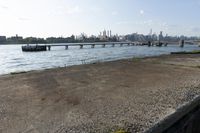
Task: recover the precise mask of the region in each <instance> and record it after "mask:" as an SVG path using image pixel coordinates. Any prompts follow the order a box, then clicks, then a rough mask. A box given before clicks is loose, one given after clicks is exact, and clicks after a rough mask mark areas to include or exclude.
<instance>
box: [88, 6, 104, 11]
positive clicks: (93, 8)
mask: <svg viewBox="0 0 200 133" xmlns="http://www.w3.org/2000/svg"><path fill="white" fill-rule="evenodd" d="M90 10H91V11H92V12H101V11H102V10H103V9H102V8H100V7H96V6H92V7H91V8H90Z"/></svg>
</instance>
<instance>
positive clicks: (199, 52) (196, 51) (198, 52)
mask: <svg viewBox="0 0 200 133" xmlns="http://www.w3.org/2000/svg"><path fill="white" fill-rule="evenodd" d="M171 54H200V50H194V51H191V52H186V51H182V52H171Z"/></svg>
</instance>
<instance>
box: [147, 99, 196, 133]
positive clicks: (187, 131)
mask: <svg viewBox="0 0 200 133" xmlns="http://www.w3.org/2000/svg"><path fill="white" fill-rule="evenodd" d="M146 133H200V97H196V98H195V99H194V100H193V101H192V102H190V103H187V104H186V105H184V106H182V107H181V108H180V109H178V110H177V111H176V112H175V113H174V114H172V115H170V116H168V117H167V118H165V119H164V120H163V121H161V122H159V123H158V124H156V125H155V126H154V127H152V128H151V129H150V130H148V131H146Z"/></svg>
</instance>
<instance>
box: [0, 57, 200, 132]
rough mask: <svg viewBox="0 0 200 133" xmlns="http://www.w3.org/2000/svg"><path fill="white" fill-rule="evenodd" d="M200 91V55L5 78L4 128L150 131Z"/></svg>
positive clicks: (0, 109) (0, 82)
mask: <svg viewBox="0 0 200 133" xmlns="http://www.w3.org/2000/svg"><path fill="white" fill-rule="evenodd" d="M199 94H200V55H164V56H159V57H151V58H144V59H138V58H136V59H128V60H120V61H112V62H105V63H97V64H89V65H81V66H73V67H68V68H57V69H51V70H44V71H32V72H28V73H23V74H15V75H4V76H1V77H0V133H90V132H91V133H94V132H97V133H112V132H114V131H117V130H119V129H124V130H127V131H130V132H144V131H145V130H147V129H149V128H150V127H152V126H153V125H154V124H155V123H157V122H158V121H160V120H162V119H164V118H165V117H166V116H168V115H170V114H172V113H173V112H174V111H175V110H176V109H177V108H179V107H180V106H181V105H183V104H185V103H186V102H189V101H191V100H192V99H193V98H194V97H195V96H197V95H199Z"/></svg>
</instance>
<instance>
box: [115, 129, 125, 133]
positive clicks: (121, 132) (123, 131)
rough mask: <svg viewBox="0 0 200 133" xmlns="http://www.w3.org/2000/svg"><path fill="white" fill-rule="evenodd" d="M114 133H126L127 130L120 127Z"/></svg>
mask: <svg viewBox="0 0 200 133" xmlns="http://www.w3.org/2000/svg"><path fill="white" fill-rule="evenodd" d="M114 133H128V132H126V131H125V130H123V129H120V130H117V131H115V132H114Z"/></svg>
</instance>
